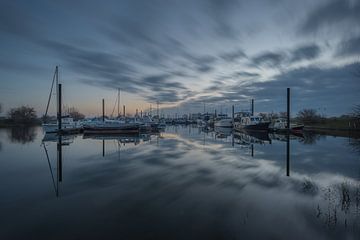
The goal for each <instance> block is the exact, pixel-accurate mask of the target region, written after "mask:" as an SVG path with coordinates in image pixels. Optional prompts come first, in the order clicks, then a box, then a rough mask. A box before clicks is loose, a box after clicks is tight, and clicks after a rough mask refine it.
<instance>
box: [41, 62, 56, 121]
mask: <svg viewBox="0 0 360 240" xmlns="http://www.w3.org/2000/svg"><path fill="white" fill-rule="evenodd" d="M55 80H56V89H57V86H58V80H57V66H56V67H55V72H54V76H53V80H52V83H51V88H50V93H49V99H48V102H47V105H46V111H45V115H44V120H46V116H47V114H48V111H49V106H50V101H51V95H52V91H53V88H54V83H55Z"/></svg>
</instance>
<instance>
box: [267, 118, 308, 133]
mask: <svg viewBox="0 0 360 240" xmlns="http://www.w3.org/2000/svg"><path fill="white" fill-rule="evenodd" d="M287 127H288V123H287V119H285V118H278V119H275V120H274V121H273V122H272V123H271V124H270V126H269V129H270V130H271V131H273V132H285V131H287V130H288V128H287ZM303 128H304V125H303V124H298V123H290V131H293V132H299V131H302V130H303Z"/></svg>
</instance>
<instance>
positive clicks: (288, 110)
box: [286, 88, 290, 131]
mask: <svg viewBox="0 0 360 240" xmlns="http://www.w3.org/2000/svg"><path fill="white" fill-rule="evenodd" d="M286 112H287V130H288V131H290V88H287V109H286Z"/></svg>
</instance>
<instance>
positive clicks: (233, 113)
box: [232, 105, 235, 127]
mask: <svg viewBox="0 0 360 240" xmlns="http://www.w3.org/2000/svg"><path fill="white" fill-rule="evenodd" d="M234 117H235V106H234V105H232V125H233V127H234Z"/></svg>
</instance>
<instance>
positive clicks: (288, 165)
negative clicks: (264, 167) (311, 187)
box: [286, 132, 290, 176]
mask: <svg viewBox="0 0 360 240" xmlns="http://www.w3.org/2000/svg"><path fill="white" fill-rule="evenodd" d="M286 176H290V133H289V132H288V133H287V134H286Z"/></svg>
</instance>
